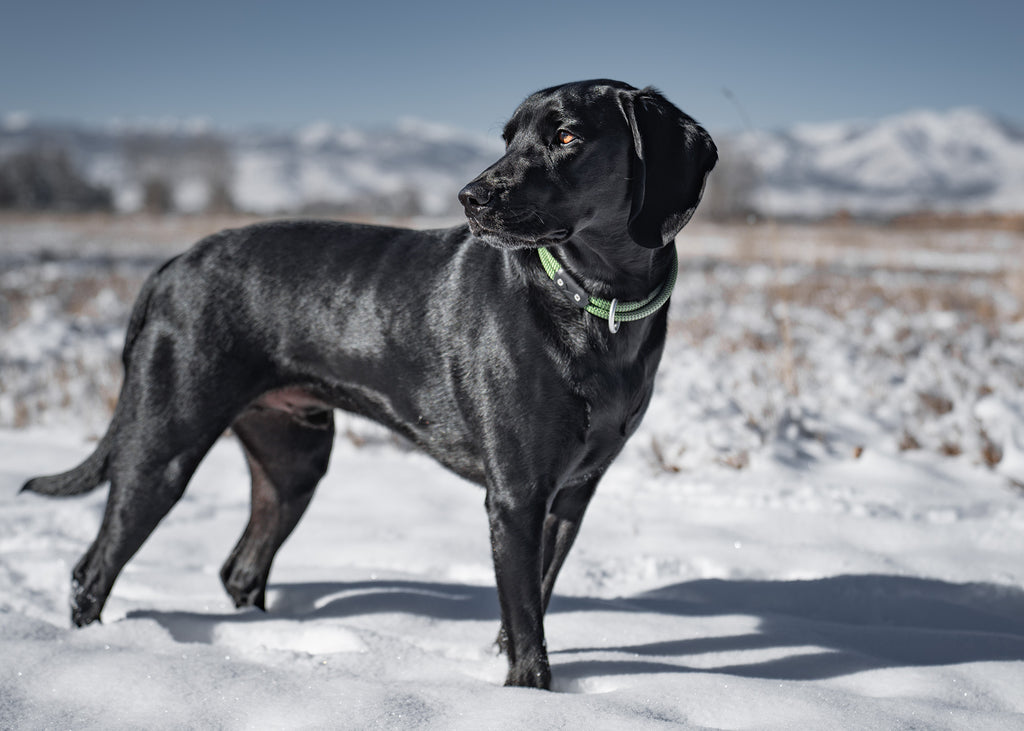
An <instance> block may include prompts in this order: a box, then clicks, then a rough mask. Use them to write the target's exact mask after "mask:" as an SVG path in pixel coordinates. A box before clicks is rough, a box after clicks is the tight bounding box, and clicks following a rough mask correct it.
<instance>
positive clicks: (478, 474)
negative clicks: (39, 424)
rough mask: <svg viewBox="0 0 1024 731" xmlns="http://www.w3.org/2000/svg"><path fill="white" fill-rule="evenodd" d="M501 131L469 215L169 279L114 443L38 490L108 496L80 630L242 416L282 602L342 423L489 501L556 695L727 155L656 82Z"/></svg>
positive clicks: (292, 227) (238, 246) (251, 587)
mask: <svg viewBox="0 0 1024 731" xmlns="http://www.w3.org/2000/svg"><path fill="white" fill-rule="evenodd" d="M503 136H504V139H505V142H506V144H507V152H506V153H505V155H504V156H503V157H502V158H501V159H500V160H498V162H496V163H495V164H494V165H492V166H491V167H490V168H488V169H487V170H485V171H484V172H483V173H481V174H480V176H479V177H478V178H476V180H474V181H473V182H471V183H469V184H468V185H467V186H466V187H465V188H463V190H462V191H461V192H460V193H459V199H460V200H461V201H462V204H463V206H464V207H465V211H466V216H467V218H468V219H469V223H468V226H467V225H461V226H456V227H455V228H452V229H447V230H439V231H411V230H405V229H396V228H385V227H377V226H359V225H350V224H344V223H334V222H278V223H267V224H260V225H255V226H250V227H247V228H243V229H238V230H231V231H223V232H221V233H218V234H215V235H213V236H210V237H208V238H206V239H204V240H203V241H201V242H199V243H198V244H196V246H195V247H193V248H192V249H191V250H189V251H187V252H186V253H184V254H182V255H181V256H179V257H177V258H175V259H172V260H171V261H169V262H168V263H166V264H165V265H163V266H162V267H161V268H160V269H159V270H158V271H157V272H155V273H154V274H153V275H152V276H151V277H150V278H149V280H148V281H147V282H146V284H145V285H144V287H143V289H142V292H141V293H140V295H139V298H138V300H137V302H136V304H135V307H134V310H133V312H132V316H131V321H130V323H129V325H128V334H127V338H126V342H125V348H124V367H125V378H124V385H123V387H122V390H121V396H120V400H119V401H118V404H117V408H116V410H115V411H114V416H113V419H112V421H111V423H110V427H109V429H108V431H107V433H106V435H105V436H104V437H103V439H102V440H101V441H100V442H99V445H98V446H97V447H96V451H95V452H94V453H93V454H92V455H91V456H90V457H89V458H88V459H86V460H85V462H83V463H82V464H81V465H80V466H78V467H76V468H75V469H73V470H71V471H70V472H66V473H64V474H61V475H55V476H52V477H40V478H36V479H33V480H30V481H29V482H28V483H27V484H26V485H25V489H26V490H31V491H34V492H37V493H42V494H45V495H73V494H78V493H82V492H85V491H87V490H90V489H92V488H94V487H96V486H97V485H99V484H101V483H102V482H104V481H108V480H109V482H110V494H109V497H108V499H107V507H106V513H105V515H104V517H103V523H102V526H101V527H100V531H99V535H98V536H97V537H96V540H95V542H94V543H93V544H92V546H91V547H90V548H89V550H88V552H86V554H85V556H84V557H83V558H82V560H81V561H80V562H79V563H78V565H77V567H76V568H75V570H74V573H73V597H72V602H71V607H72V615H71V616H72V620H73V621H74V623H75V624H77V625H85V624H88V623H89V622H93V621H95V620H96V619H98V618H99V616H100V610H101V609H102V608H103V604H104V602H105V601H106V598H107V596H108V595H109V593H110V590H111V587H112V586H113V584H114V580H115V579H116V578H117V575H118V573H119V572H120V571H121V569H122V568H123V567H124V565H125V563H127V561H128V560H129V559H130V558H131V557H132V555H133V554H134V553H135V552H136V550H138V548H139V547H140V546H141V545H142V543H143V541H144V540H145V539H146V537H147V536H148V535H149V534H150V532H151V531H152V530H153V529H154V528H155V527H156V525H157V523H158V522H159V521H160V519H161V518H163V516H164V515H165V514H166V513H167V511H168V510H170V508H171V506H172V505H173V504H174V503H175V502H176V501H177V500H178V498H180V497H181V495H182V493H183V492H184V490H185V486H186V485H187V483H188V481H189V479H190V478H191V477H192V473H193V471H194V470H195V469H196V467H197V465H198V464H199V462H200V460H201V459H202V458H203V456H204V455H205V454H206V452H207V450H209V449H210V447H211V445H213V443H214V442H215V441H216V440H217V438H218V437H219V436H220V435H221V434H222V433H224V431H225V429H227V428H228V427H230V428H231V430H232V431H233V432H234V433H235V434H236V435H237V436H238V439H239V440H240V441H241V443H242V445H243V447H244V449H245V455H246V457H247V459H248V463H249V469H250V471H251V474H252V514H251V517H250V519H249V524H248V526H247V527H246V529H245V532H244V533H243V535H242V537H241V540H240V541H239V542H238V545H237V546H236V547H235V549H234V550H233V551H232V553H231V555H230V556H229V557H228V560H227V562H226V563H225V564H224V568H223V569H222V571H221V578H222V579H223V582H224V586H225V587H226V589H227V591H228V593H229V594H231V596H232V597H233V598H234V600H235V603H236V604H237V605H238V606H240V607H241V606H249V605H256V606H259V607H263V605H264V595H265V591H266V585H267V577H268V575H269V573H270V566H271V563H272V562H273V559H274V554H275V552H276V551H277V550H278V548H279V547H280V546H281V544H282V543H283V542H284V540H285V538H287V536H288V534H289V533H290V532H291V530H292V529H293V528H294V527H295V524H296V523H297V522H298V520H299V517H300V516H301V515H302V512H303V510H305V508H306V506H307V504H308V503H309V500H310V497H311V496H312V494H313V489H314V488H315V487H316V485H317V483H318V482H319V481H320V478H321V477H322V476H323V474H324V472H325V470H326V469H327V462H328V457H329V455H330V452H331V445H332V442H333V439H334V418H333V409H335V408H340V409H345V410H348V411H351V412H355V413H358V414H363V415H365V416H368V417H370V418H372V419H374V420H376V421H378V422H380V423H382V424H384V425H386V426H388V427H390V428H392V429H394V430H395V431H397V432H399V433H400V434H402V435H404V436H405V437H406V438H408V439H409V440H411V441H412V442H414V443H415V444H416V445H418V446H419V447H420V448H421V449H423V450H424V451H426V452H427V453H428V454H430V455H432V456H433V457H434V458H436V459H437V460H438V461H439V462H440V463H441V464H443V465H445V466H446V467H448V468H450V469H451V470H453V471H454V472H456V473H458V474H459V475H462V476H463V477H465V478H467V479H469V480H472V481H473V482H477V483H479V484H481V485H483V486H484V487H485V488H486V490H487V494H486V506H487V517H488V520H489V522H490V530H491V547H492V550H493V555H494V567H495V573H496V576H497V584H498V597H499V600H500V604H501V623H502V629H501V633H500V636H499V643H500V646H501V647H502V649H503V650H504V651H505V652H506V653H507V654H508V663H509V670H508V677H507V680H506V684H507V685H520V686H535V687H539V688H547V687H549V686H550V682H551V670H550V668H549V665H548V658H547V651H546V650H545V642H544V628H543V617H544V611H545V608H546V607H547V604H548V601H549V600H550V598H551V591H552V587H553V586H554V583H555V578H556V576H557V575H558V571H559V569H560V568H561V566H562V563H563V562H564V560H565V557H566V554H567V553H568V551H569V549H570V547H571V546H572V543H573V540H574V539H575V537H576V533H577V531H578V530H579V527H580V521H581V520H582V518H583V513H584V510H585V509H586V507H587V503H588V502H589V501H590V498H591V496H592V495H593V493H594V489H595V487H596V486H597V483H598V480H600V478H601V476H602V474H603V473H604V472H605V470H606V469H607V468H608V466H609V465H610V464H611V462H612V460H613V459H614V458H615V456H616V455H617V454H618V453H619V451H620V450H621V449H622V446H623V444H624V443H625V441H626V439H627V438H628V437H629V436H630V435H631V434H632V433H633V432H634V430H635V429H636V428H637V425H638V424H639V422H640V418H641V417H642V416H643V414H644V411H645V410H646V408H647V404H648V402H649V400H650V397H651V392H652V389H653V386H654V374H655V371H656V370H657V368H658V362H659V360H660V359H661V353H662V349H663V345H664V341H665V330H666V327H665V324H666V309H667V308H666V307H665V306H664V304H665V301H666V300H667V297H668V295H669V294H670V292H671V287H672V284H673V283H674V279H675V267H676V258H675V245H674V244H673V239H674V237H675V235H676V234H677V233H678V231H679V230H680V229H681V228H682V227H683V226H684V225H685V224H686V222H687V221H688V220H689V218H690V216H691V215H692V213H693V211H694V209H695V208H696V206H697V203H698V201H699V200H700V197H701V193H702V190H703V186H704V180H705V178H706V176H707V174H708V172H709V171H710V170H711V169H712V167H714V165H715V161H716V160H717V152H716V149H715V146H714V143H713V142H712V141H711V138H710V137H709V136H708V134H707V133H706V132H705V131H704V130H703V129H702V128H701V127H700V126H698V125H697V123H696V122H694V121H693V119H691V118H690V117H688V116H687V115H685V114H683V113H682V112H680V111H679V110H678V109H677V108H676V107H674V106H673V105H672V104H671V103H669V102H668V101H667V100H666V99H665V98H664V97H663V96H661V94H659V93H658V92H657V91H655V90H653V89H649V88H648V89H641V90H638V89H635V88H634V87H632V86H629V85H627V84H623V83H621V82H616V81H608V80H597V81H586V82H579V83H573V84H566V85H564V86H558V87H553V88H550V89H546V90H544V91H540V92H537V93H536V94H534V95H532V96H530V97H529V98H528V99H526V101H524V102H523V104H522V105H521V106H520V107H519V108H518V109H517V110H516V112H515V114H514V115H513V116H512V119H511V120H510V121H509V122H508V124H507V125H506V127H505V130H504V135H503ZM538 252H542V255H538ZM602 298H603V299H602ZM584 308H586V309H584ZM623 322H624V323H625V324H624V325H622V326H621V330H620V331H619V332H615V331H616V330H617V329H618V328H619V327H620V323H623Z"/></svg>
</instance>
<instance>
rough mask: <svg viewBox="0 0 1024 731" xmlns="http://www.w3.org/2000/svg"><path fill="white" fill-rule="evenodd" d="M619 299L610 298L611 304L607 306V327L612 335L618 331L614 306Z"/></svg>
mask: <svg viewBox="0 0 1024 731" xmlns="http://www.w3.org/2000/svg"><path fill="white" fill-rule="evenodd" d="M618 304H619V301H618V300H617V299H615V300H612V303H611V305H609V306H608V329H609V330H610V331H611V333H612V335H614V334H615V333H617V332H618V331H619V323H617V322H615V308H616V306H618Z"/></svg>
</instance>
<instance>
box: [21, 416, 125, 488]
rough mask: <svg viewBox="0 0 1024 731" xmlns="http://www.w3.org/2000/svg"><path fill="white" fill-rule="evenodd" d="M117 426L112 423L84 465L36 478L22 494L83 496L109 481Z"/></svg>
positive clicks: (27, 484) (29, 482) (27, 483)
mask: <svg viewBox="0 0 1024 731" xmlns="http://www.w3.org/2000/svg"><path fill="white" fill-rule="evenodd" d="M114 427H115V425H114V424H113V423H112V424H111V425H110V429H109V430H108V431H107V434H106V436H104V437H103V439H101V440H100V443H99V444H97V445H96V449H95V450H94V451H93V453H92V454H90V455H89V456H88V457H87V458H86V460H85V461H84V462H82V464H80V465H78V466H77V467H75V468H74V469H72V470H68V471H67V472H62V473H61V474H59V475H49V476H46V477H35V478H33V479H31V480H29V481H28V482H26V483H25V485H24V487H22V488H21V491H22V492H34V493H38V494H40V495H49V496H51V497H67V496H69V495H81V494H82V493H83V492H89V491H90V490H94V489H95V488H97V487H99V486H100V485H101V484H103V483H104V482H105V481H106V479H107V460H108V459H109V457H110V451H111V442H112V441H113V438H112V434H113V432H114Z"/></svg>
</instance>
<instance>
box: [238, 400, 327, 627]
mask: <svg viewBox="0 0 1024 731" xmlns="http://www.w3.org/2000/svg"><path fill="white" fill-rule="evenodd" d="M232 429H233V431H234V432H235V434H236V435H237V436H238V439H239V441H241V443H242V447H243V448H244V450H245V456H246V459H247V460H248V463H249V472H250V474H251V476H252V512H251V515H250V518H249V524H248V525H247V526H246V528H245V532H244V533H243V534H242V537H241V539H240V540H239V541H238V545H236V546H235V549H234V550H233V551H232V552H231V555H230V556H228V559H227V561H226V562H225V563H224V567H223V568H222V569H221V572H220V576H221V581H222V582H223V583H224V588H225V589H227V592H228V594H230V595H231V597H232V598H233V599H234V600H235V606H238V607H245V606H256V607H259V608H260V609H264V608H265V604H266V589H267V579H268V577H269V575H270V566H271V563H273V560H274V554H276V553H277V550H278V549H279V548H280V547H281V544H283V543H284V541H285V539H286V538H287V537H288V535H289V534H290V533H291V532H292V529H294V528H295V525H296V524H297V523H298V522H299V518H301V517H302V513H303V512H304V511H305V510H306V506H307V505H309V501H310V499H311V498H312V497H313V490H314V489H315V488H316V486H317V484H318V483H319V482H320V478H321V477H323V475H324V473H325V472H326V471H327V464H328V461H329V459H330V455H331V447H332V446H333V443H334V415H333V413H332V412H331V411H330V410H322V411H315V412H313V413H312V414H307V415H306V418H298V417H297V416H295V415H293V414H291V413H289V412H287V411H279V410H275V409H271V408H263V407H255V408H251V409H249V410H248V411H246V412H245V413H243V414H242V415H241V416H240V417H239V418H238V419H236V420H235V423H234V424H233V425H232Z"/></svg>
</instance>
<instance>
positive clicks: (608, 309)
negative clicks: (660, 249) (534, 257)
mask: <svg viewBox="0 0 1024 731" xmlns="http://www.w3.org/2000/svg"><path fill="white" fill-rule="evenodd" d="M537 253H538V254H540V262H541V264H542V265H543V266H544V271H545V272H546V273H547V275H548V277H550V279H551V281H552V282H554V283H555V284H556V285H558V287H559V289H561V290H562V291H563V292H564V293H565V295H566V296H567V297H568V298H569V301H570V302H572V303H573V304H574V305H576V306H577V307H579V308H580V309H581V310H586V311H587V312H589V313H590V314H591V315H593V316H594V317H600V318H601V319H603V320H607V321H608V329H609V330H611V331H612V332H613V333H614V332H618V330H619V323H622V322H634V321H636V320H642V319H644V318H645V317H648V316H650V315H653V314H654V313H655V312H657V311H658V310H660V309H661V308H662V306H664V304H665V303H666V302H668V298H669V297H671V296H672V290H673V288H674V287H675V286H676V278H677V277H678V275H679V256H678V255H677V254H676V248H675V246H673V247H672V264H671V268H670V269H669V273H668V278H667V279H666V280H665V282H664V283H663V284H662V285H661V286H660V287H658V288H657V289H655V290H654V291H653V292H651V293H650V294H649V295H647V297H645V298H644V299H642V300H637V301H636V302H619V301H618V300H617V299H612V300H611V301H610V302H609V301H608V300H605V299H601V298H600V297H592V296H591V295H588V294H587V293H586V290H584V289H583V287H581V286H580V285H579V283H578V282H577V281H576V280H575V279H573V278H572V277H571V276H570V275H569V273H568V272H567V271H565V269H564V267H562V265H561V264H560V263H559V262H558V259H556V258H555V257H554V254H552V253H551V252H550V251H548V249H547V248H546V247H543V246H542V247H540V248H539V249H537Z"/></svg>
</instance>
